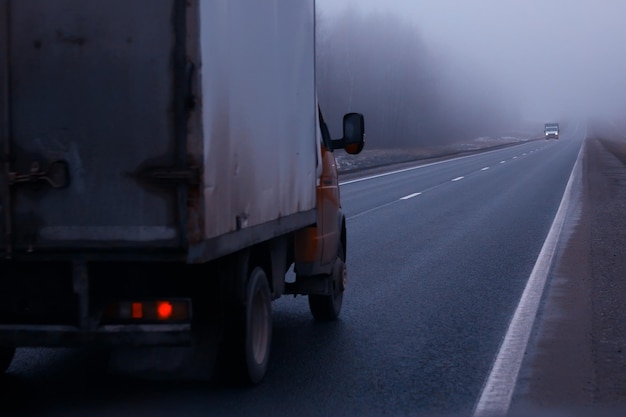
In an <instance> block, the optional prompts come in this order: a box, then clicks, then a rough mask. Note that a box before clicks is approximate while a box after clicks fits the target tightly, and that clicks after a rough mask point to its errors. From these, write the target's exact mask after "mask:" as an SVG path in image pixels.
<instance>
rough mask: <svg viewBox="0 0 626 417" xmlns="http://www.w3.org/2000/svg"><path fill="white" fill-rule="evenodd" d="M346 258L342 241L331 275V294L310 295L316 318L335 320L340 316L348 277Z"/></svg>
mask: <svg viewBox="0 0 626 417" xmlns="http://www.w3.org/2000/svg"><path fill="white" fill-rule="evenodd" d="M345 259H346V257H345V255H344V253H343V246H342V244H341V243H340V244H339V250H338V253H337V260H336V261H335V266H334V267H333V272H332V275H331V277H332V278H331V279H332V281H331V294H329V295H315V294H311V295H309V309H310V310H311V314H313V317H314V318H315V319H316V320H319V321H333V320H337V318H339V313H341V306H342V305H343V292H344V289H345V285H346V280H347V277H348V275H347V270H346V262H345Z"/></svg>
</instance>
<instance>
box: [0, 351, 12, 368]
mask: <svg viewBox="0 0 626 417" xmlns="http://www.w3.org/2000/svg"><path fill="white" fill-rule="evenodd" d="M14 355H15V348H14V347H9V346H0V373H4V372H5V371H6V370H7V369H9V366H10V365H11V361H12V360H13V356H14Z"/></svg>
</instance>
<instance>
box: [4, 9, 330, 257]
mask: <svg viewBox="0 0 626 417" xmlns="http://www.w3.org/2000/svg"><path fill="white" fill-rule="evenodd" d="M0 22H1V24H0V150H1V152H2V158H1V160H2V169H1V170H0V206H1V211H0V213H1V217H2V218H1V221H0V245H1V248H2V249H1V250H2V252H3V253H4V255H5V256H7V257H18V258H19V257H24V256H52V255H54V254H59V253H67V251H68V250H72V251H75V250H80V251H83V252H88V253H96V252H99V251H100V252H101V251H102V250H106V251H107V253H108V254H110V255H107V256H111V257H113V258H114V257H116V256H118V254H120V253H124V254H127V253H128V251H129V250H131V251H132V250H137V251H145V250H151V251H153V252H151V253H160V251H167V252H168V253H171V254H172V256H174V257H179V258H181V259H185V260H186V261H188V262H203V261H206V260H209V259H212V258H215V257H217V256H221V255H224V254H226V253H228V252H232V251H235V250H237V249H238V248H240V247H242V246H245V245H249V244H251V243H254V242H255V241H259V240H263V239H267V238H268V237H271V235H272V234H276V233H280V232H281V231H288V230H295V229H297V228H300V227H303V225H306V224H310V223H313V222H314V221H315V193H316V182H317V178H318V175H319V173H318V163H319V162H318V161H319V156H318V153H319V142H318V140H317V138H316V134H317V132H318V128H317V124H316V121H317V106H316V95H315V72H314V60H315V53H314V48H315V29H314V27H315V26H314V23H315V22H314V2H312V1H306V2H300V1H293V2H291V1H286V2H281V7H280V8H277V7H275V3H274V2H259V1H243V0H239V1H199V2H186V1H181V0H107V1H106V2H104V1H85V0H0Z"/></svg>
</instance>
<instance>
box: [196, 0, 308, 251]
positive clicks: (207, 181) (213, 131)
mask: <svg viewBox="0 0 626 417" xmlns="http://www.w3.org/2000/svg"><path fill="white" fill-rule="evenodd" d="M199 6H200V7H199V10H200V15H199V21H200V59H201V66H200V68H201V71H200V78H201V83H202V84H201V96H202V100H201V106H202V108H201V111H202V124H203V126H202V129H203V132H204V161H203V165H204V171H203V198H204V202H203V203H204V205H205V210H204V212H205V219H204V238H205V239H209V238H213V237H216V236H220V235H223V234H225V233H229V232H237V231H238V230H241V229H247V228H252V227H254V226H258V225H262V224H264V223H266V222H269V221H273V220H276V219H281V218H284V217H289V216H292V215H294V214H297V213H302V212H305V211H307V210H311V209H314V208H315V185H316V175H317V174H316V167H317V151H318V149H317V148H318V146H319V145H318V143H317V142H316V131H317V129H316V100H315V71H314V65H315V51H314V49H315V28H314V11H315V10H314V9H315V7H314V2H313V1H312V0H309V1H287V0H285V1H278V2H276V1H272V2H262V1H244V0H234V1H200V2H199ZM295 227H297V225H295Z"/></svg>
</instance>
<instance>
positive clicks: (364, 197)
mask: <svg viewBox="0 0 626 417" xmlns="http://www.w3.org/2000/svg"><path fill="white" fill-rule="evenodd" d="M584 137H585V128H584V127H583V126H571V127H570V128H569V129H564V130H563V133H562V136H561V139H559V140H549V141H547V140H546V141H544V140H538V141H530V142H526V143H523V144H520V145H517V146H512V147H507V148H503V149H499V150H494V151H489V152H485V153H480V154H475V155H470V156H463V157H457V158H453V159H450V160H445V161H439V162H436V163H432V164H422V165H416V166H415V167H411V168H404V169H402V170H398V171H390V172H387V173H385V174H377V175H374V176H366V177H361V178H353V177H350V179H346V180H344V181H343V182H342V185H341V197H342V201H343V206H344V212H345V214H346V217H347V228H348V234H349V241H348V248H347V249H348V260H347V264H348V271H349V272H348V274H349V281H348V287H347V290H346V294H345V297H344V306H343V311H342V314H341V318H340V320H339V321H337V322H335V323H316V322H314V321H313V319H312V317H311V315H310V313H309V309H308V304H307V300H306V298H304V297H296V298H293V297H283V298H281V299H279V300H277V301H276V302H275V303H274V304H273V317H274V336H273V337H274V338H273V344H272V358H271V361H270V367H269V370H268V373H267V376H266V379H265V381H264V382H263V383H262V384H261V385H259V386H257V387H254V388H241V387H232V386H222V385H217V386H215V385H209V384H206V383H204V382H202V381H200V382H196V381H189V380H187V379H184V378H177V377H176V375H175V373H173V374H170V375H166V376H165V377H164V378H160V379H159V380H154V379H148V380H146V379H145V378H143V377H142V374H141V372H138V373H136V374H133V373H131V374H130V375H128V374H126V373H120V372H119V370H115V369H111V367H109V368H107V366H106V365H104V364H103V362H104V361H105V359H106V358H105V357H104V355H103V354H102V353H101V352H97V351H96V352H94V351H89V350H84V349H83V350H73V349H62V350H45V349H22V350H19V351H18V354H17V356H16V359H15V361H14V363H13V364H12V366H11V368H10V369H9V373H8V375H7V376H5V377H4V378H2V380H1V386H2V389H3V392H4V393H5V394H6V395H7V397H6V398H7V399H8V400H7V401H8V402H7V404H8V407H9V408H11V409H13V410H15V411H16V414H18V415H37V416H43V415H51V416H52V415H59V416H60V415H63V416H68V415H77V416H78V415H90V416H119V415H124V414H125V413H128V414H130V413H132V414H133V415H142V416H143V415H145V416H183V415H184V416H207V415H211V416H213V415H219V416H242V415H246V416H267V415H298V416H348V415H349V416H356V415H359V416H367V415H373V416H374V415H376V416H378V415H428V416H438V415H441V416H456V415H459V416H460V415H464V416H466V415H471V413H472V412H473V410H474V407H475V406H476V403H477V401H478V398H479V397H480V395H481V391H482V388H483V385H484V384H485V381H486V380H487V378H488V375H489V373H490V370H491V367H492V364H493V362H494V359H495V357H496V355H497V353H498V349H499V347H500V344H501V342H502V340H503V338H504V335H505V334H506V332H507V329H508V326H509V322H510V320H511V317H512V316H513V313H514V311H515V309H516V306H517V304H518V302H519V300H520V297H521V294H522V292H523V291H524V288H525V286H526V283H527V281H528V278H529V275H530V274H531V271H532V269H533V266H534V265H535V263H536V261H537V258H538V256H539V253H540V251H541V249H542V246H543V244H544V241H545V239H546V236H547V235H548V232H549V230H550V228H551V225H552V223H553V220H554V218H555V215H556V213H557V210H558V208H559V204H560V203H561V199H562V197H563V193H564V190H565V188H566V184H567V183H568V179H569V178H570V175H571V172H572V169H573V167H574V164H575V162H576V159H577V156H578V154H579V150H580V147H581V144H582V142H583V139H584ZM167 357H168V355H167V354H163V356H162V357H161V359H160V361H161V363H160V365H162V366H163V367H165V368H167V367H168V366H167V364H164V362H167V360H168V359H167Z"/></svg>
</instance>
